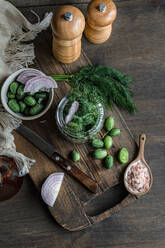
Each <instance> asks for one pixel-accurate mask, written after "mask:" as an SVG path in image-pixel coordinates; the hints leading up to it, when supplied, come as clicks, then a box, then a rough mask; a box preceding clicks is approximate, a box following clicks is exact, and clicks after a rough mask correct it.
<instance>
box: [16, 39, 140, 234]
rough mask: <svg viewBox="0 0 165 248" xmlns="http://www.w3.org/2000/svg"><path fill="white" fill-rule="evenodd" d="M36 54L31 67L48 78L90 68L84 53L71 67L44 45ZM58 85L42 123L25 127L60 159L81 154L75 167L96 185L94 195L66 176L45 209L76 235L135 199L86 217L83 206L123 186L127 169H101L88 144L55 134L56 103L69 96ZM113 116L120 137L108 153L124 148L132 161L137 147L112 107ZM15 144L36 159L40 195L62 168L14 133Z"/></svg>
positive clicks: (34, 171)
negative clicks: (40, 71)
mask: <svg viewBox="0 0 165 248" xmlns="http://www.w3.org/2000/svg"><path fill="white" fill-rule="evenodd" d="M36 54H37V61H36V65H35V66H33V67H35V68H37V69H40V70H42V71H43V72H44V73H46V74H48V75H50V74H68V73H69V74H70V73H73V72H75V71H77V70H78V69H79V68H80V67H81V66H85V65H87V64H91V63H90V61H89V59H88V58H87V56H86V55H85V54H84V52H83V51H82V54H81V57H80V58H79V60H78V61H76V62H75V63H73V64H71V65H65V64H61V63H58V62H57V61H56V60H55V59H54V58H53V56H52V52H51V47H50V46H49V44H47V43H46V42H44V41H43V42H40V43H39V44H37V51H36ZM58 85H59V88H58V89H57V90H56V91H55V97H54V103H53V105H52V107H51V109H50V110H49V112H48V113H47V115H45V116H43V117H42V119H39V120H35V121H29V122H26V123H24V124H25V125H27V126H28V127H30V128H31V129H33V130H34V131H36V132H37V133H38V134H39V135H40V136H42V137H43V138H45V139H46V140H47V141H48V142H49V143H51V144H54V145H55V147H56V148H57V150H58V152H59V153H61V154H62V155H63V156H66V157H67V156H68V154H69V152H70V151H71V150H72V149H73V148H74V147H75V148H76V149H77V150H78V151H79V152H80V154H81V162H80V163H78V164H77V166H78V167H79V168H81V170H83V171H84V172H85V173H87V174H88V175H90V176H91V177H92V178H94V179H95V180H97V182H98V183H99V188H100V190H99V193H98V194H97V195H94V194H92V193H90V192H89V191H88V190H87V189H86V188H85V187H83V186H82V185H81V184H79V183H78V182H77V181H76V180H75V179H74V178H72V177H70V176H69V175H67V174H65V178H64V182H63V184H62V187H61V190H60V193H59V195H58V198H57V200H56V202H55V204H54V207H53V208H52V207H48V208H49V211H50V212H51V214H52V216H53V218H54V219H55V220H56V221H57V222H58V223H59V224H60V225H61V226H62V227H64V228H65V229H68V230H70V231H76V230H81V229H83V228H86V227H89V226H91V225H93V224H95V223H97V222H100V221H102V220H104V219H106V218H108V217H110V216H111V215H112V214H113V213H115V212H117V211H119V210H120V209H121V208H123V207H125V206H127V205H128V204H129V203H130V202H132V201H133V200H135V199H136V198H135V197H134V196H132V195H131V194H129V193H128V194H126V196H125V198H124V199H122V200H121V202H119V203H118V204H117V205H115V206H114V207H112V208H110V209H106V208H105V209H106V210H105V211H104V212H101V213H99V214H97V215H96V216H93V215H92V214H91V215H90V216H89V214H87V213H86V210H85V209H86V207H85V206H86V205H87V203H89V202H90V201H91V200H92V199H93V198H95V197H97V196H98V195H102V194H103V192H105V191H107V190H108V189H110V188H112V187H114V186H115V185H118V184H119V183H120V182H122V180H123V174H124V171H125V167H126V166H125V165H120V164H118V163H117V161H115V165H114V166H113V168H112V169H109V170H107V169H105V168H104V167H103V165H102V162H100V161H98V160H95V161H94V160H93V159H92V158H91V156H89V152H90V151H91V146H90V145H89V144H85V145H73V144H71V143H69V142H68V141H66V140H64V139H63V138H62V137H61V135H60V134H59V131H58V130H57V127H56V123H55V119H54V116H55V110H56V106H57V104H58V102H59V101H60V99H61V98H62V97H63V96H65V95H66V94H67V92H68V85H67V84H65V83H59V84H58ZM110 114H111V113H107V115H110ZM112 116H113V117H114V118H115V126H116V127H118V128H120V129H121V135H120V136H118V137H115V138H114V139H113V140H114V145H113V147H112V149H111V153H112V154H113V155H114V154H116V152H117V151H118V150H119V149H120V148H121V147H123V146H125V147H127V148H128V150H129V153H130V161H131V160H132V159H133V158H134V156H135V152H136V143H135V141H134V139H133V136H132V134H131V132H130V130H129V129H128V127H127V125H126V123H125V121H124V119H123V118H122V116H121V113H120V111H119V110H118V108H117V107H115V109H114V111H113V113H112ZM15 140H16V145H17V151H19V152H22V153H24V154H25V155H27V156H29V157H31V158H34V159H36V163H35V165H34V166H33V167H32V168H31V170H30V177H31V178H32V180H33V182H34V184H35V186H36V187H37V189H38V190H39V191H40V189H41V185H42V183H43V182H44V180H45V179H46V178H47V176H48V175H49V174H50V173H53V172H58V171H61V168H59V166H58V165H55V164H54V163H53V162H52V161H50V160H49V159H48V158H47V157H46V156H45V155H44V154H42V153H41V152H40V151H39V150H38V149H37V148H35V147H34V146H33V145H31V144H30V143H29V142H28V141H26V140H25V139H24V138H23V137H21V136H20V135H18V134H17V133H15ZM123 187H124V186H123Z"/></svg>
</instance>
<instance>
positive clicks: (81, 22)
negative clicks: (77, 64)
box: [51, 5, 85, 63]
mask: <svg viewBox="0 0 165 248" xmlns="http://www.w3.org/2000/svg"><path fill="white" fill-rule="evenodd" d="M51 26H52V32H53V44H52V50H53V55H54V57H55V58H56V59H57V60H58V61H60V62H62V63H72V62H74V61H75V60H76V59H78V57H79V56H80V54H81V37H82V33H83V31H84V28H85V18H84V16H83V14H82V13H81V11H80V10H79V9H78V8H76V7H74V6H69V5H66V6H62V7H60V8H59V9H58V10H57V11H55V12H54V15H53V18H52V22H51Z"/></svg>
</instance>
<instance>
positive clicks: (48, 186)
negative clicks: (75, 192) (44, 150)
mask: <svg viewBox="0 0 165 248" xmlns="http://www.w3.org/2000/svg"><path fill="white" fill-rule="evenodd" d="M63 179H64V173H62V172H57V173H53V174H51V175H50V176H48V178H47V179H46V180H45V182H44V183H43V185H42V188H41V196H42V199H43V201H44V202H45V203H46V204H47V205H48V206H50V207H53V205H54V203H55V201H56V198H57V196H58V193H59V191H60V188H61V184H62V181H63Z"/></svg>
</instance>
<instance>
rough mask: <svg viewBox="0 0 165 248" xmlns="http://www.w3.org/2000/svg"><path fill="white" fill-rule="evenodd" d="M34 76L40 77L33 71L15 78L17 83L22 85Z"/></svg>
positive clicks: (39, 74)
mask: <svg viewBox="0 0 165 248" xmlns="http://www.w3.org/2000/svg"><path fill="white" fill-rule="evenodd" d="M36 76H41V73H40V72H39V71H34V70H26V71H23V72H21V73H20V74H19V75H18V77H17V81H18V82H20V83H22V84H26V82H27V81H28V80H29V79H31V78H33V77H36Z"/></svg>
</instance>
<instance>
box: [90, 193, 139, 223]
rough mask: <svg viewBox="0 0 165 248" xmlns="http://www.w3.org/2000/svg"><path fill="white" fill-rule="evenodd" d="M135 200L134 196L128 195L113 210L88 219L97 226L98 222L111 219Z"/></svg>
mask: <svg viewBox="0 0 165 248" xmlns="http://www.w3.org/2000/svg"><path fill="white" fill-rule="evenodd" d="M134 200H135V196H134V195H132V194H128V196H126V197H125V198H124V199H123V200H122V201H121V202H120V203H119V204H117V205H116V206H114V207H113V208H110V209H107V210H106V211H104V212H103V213H101V214H98V215H96V216H92V217H91V216H88V217H89V219H90V220H91V222H92V223H93V224H95V223H97V222H100V221H103V220H105V219H107V218H109V217H110V216H111V215H112V214H114V213H117V212H118V211H120V209H122V208H124V207H126V206H127V205H128V204H129V203H131V202H133V201H134Z"/></svg>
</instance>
